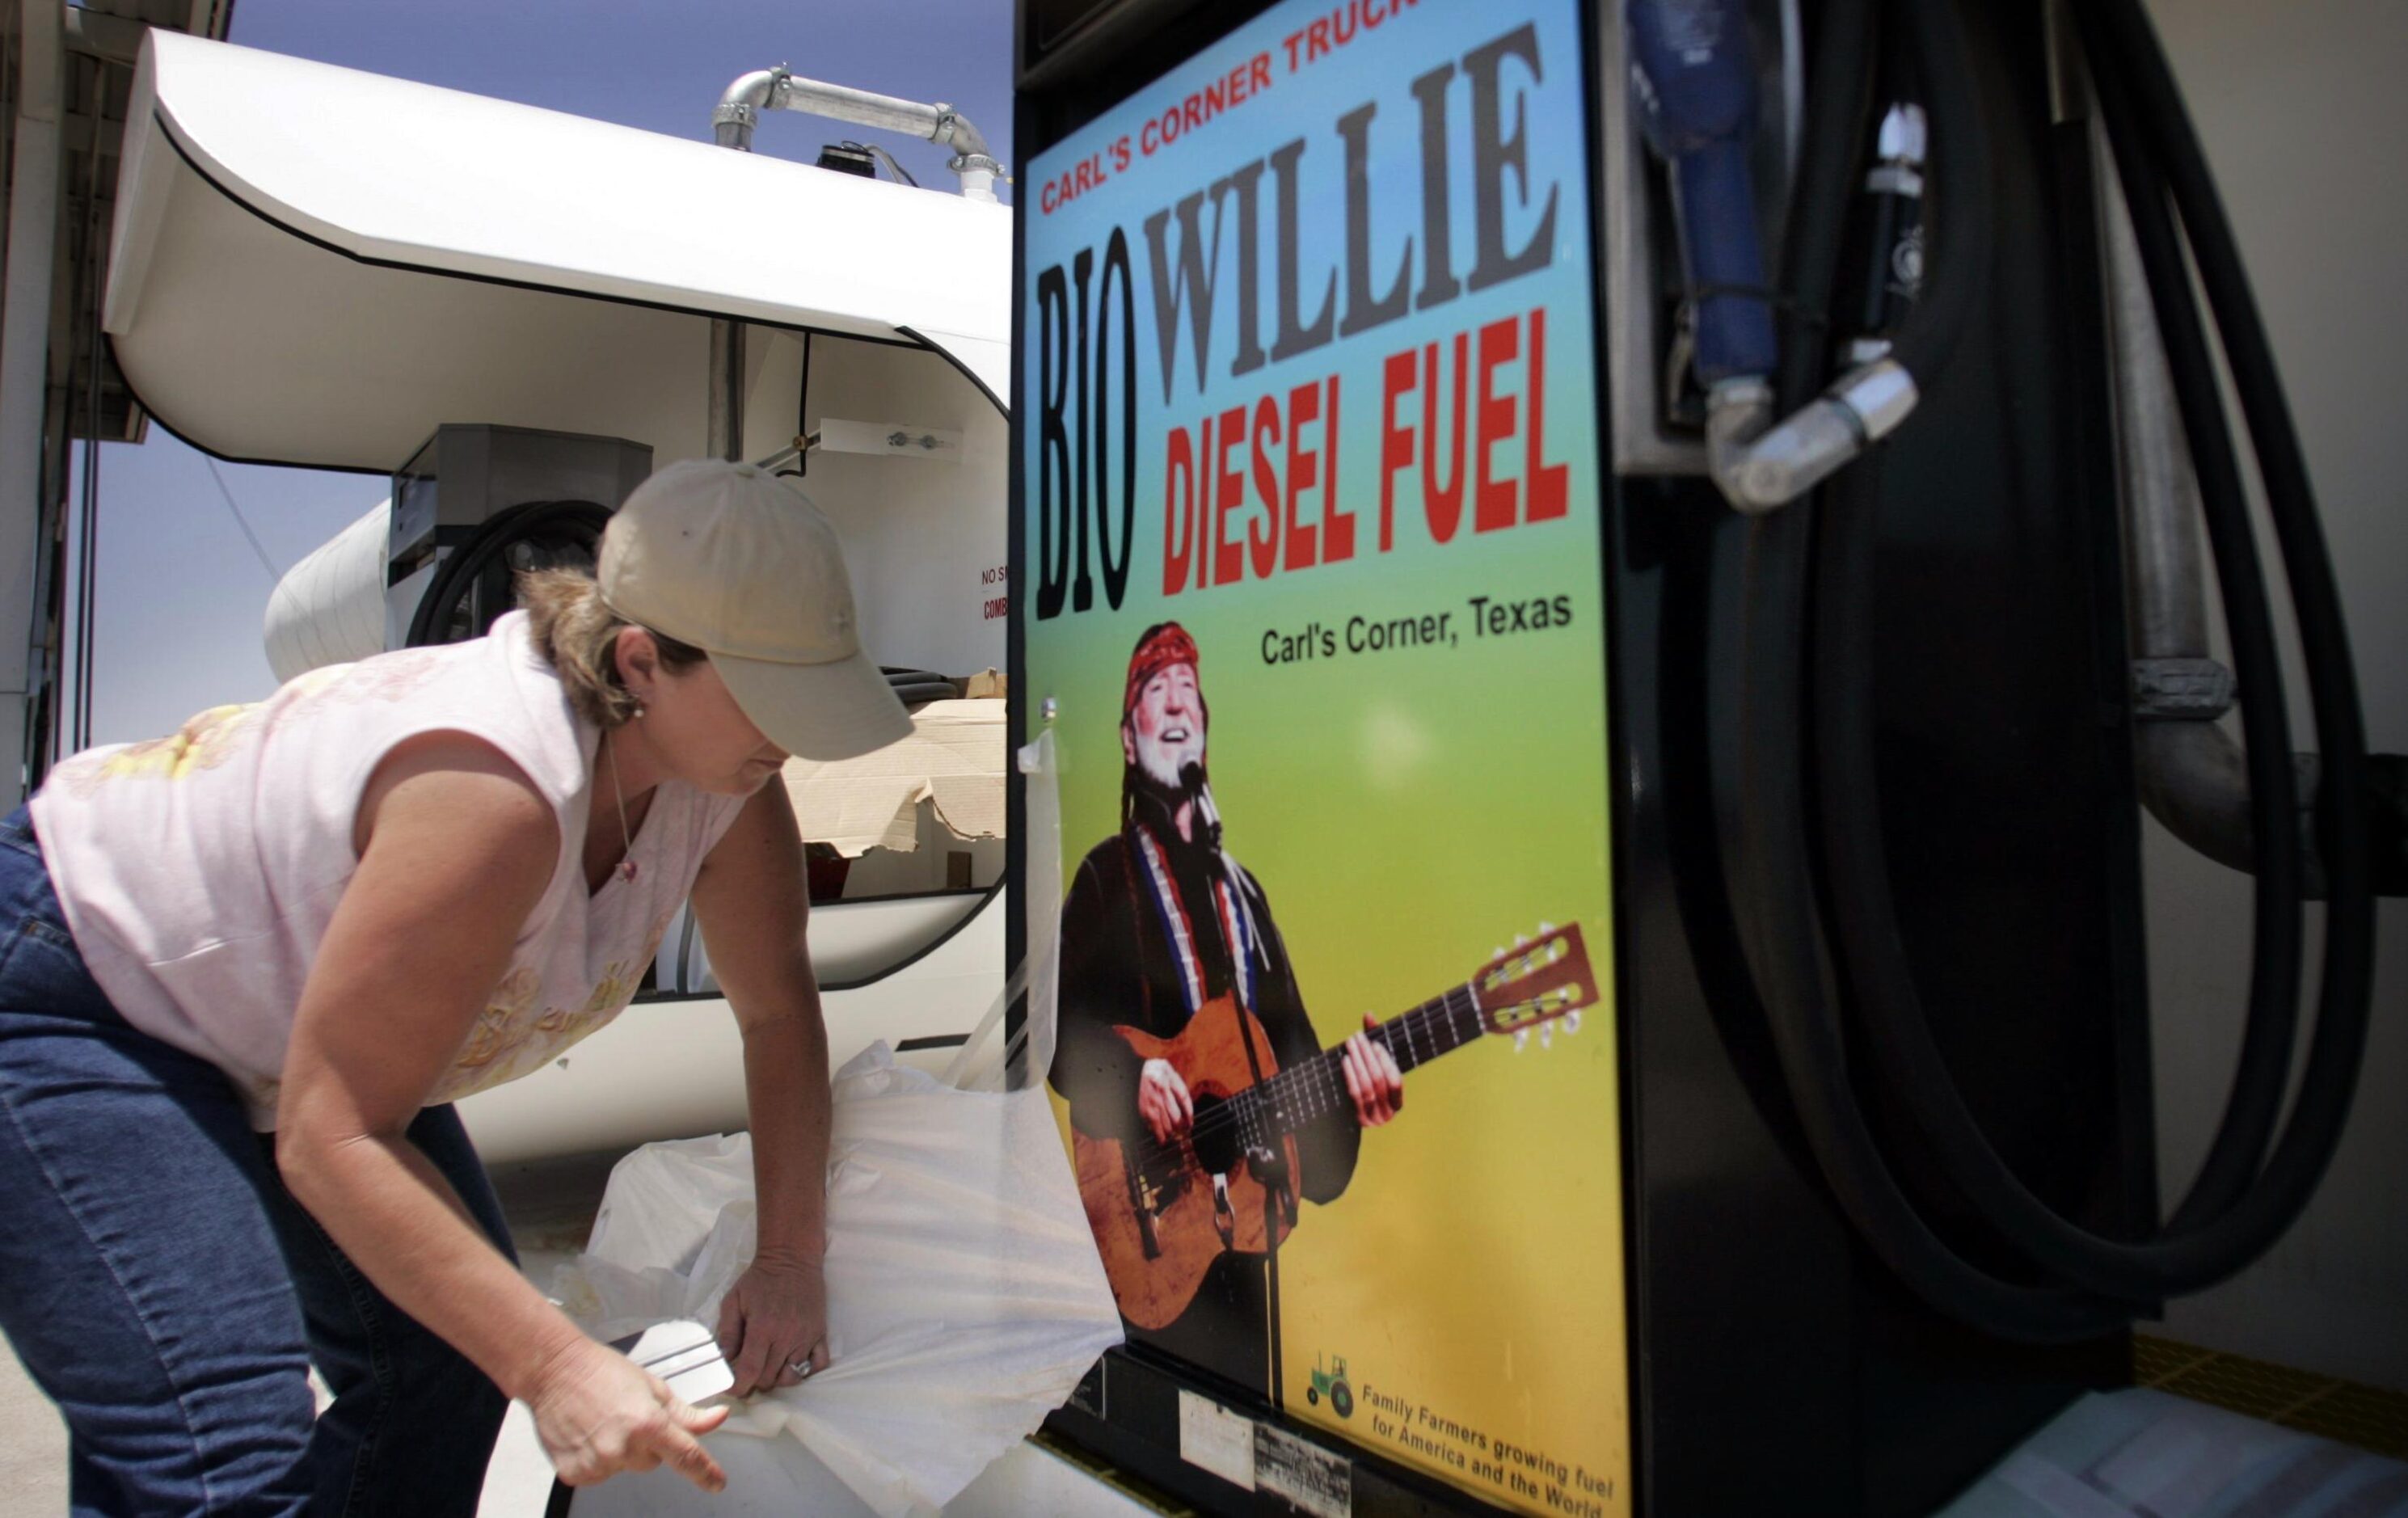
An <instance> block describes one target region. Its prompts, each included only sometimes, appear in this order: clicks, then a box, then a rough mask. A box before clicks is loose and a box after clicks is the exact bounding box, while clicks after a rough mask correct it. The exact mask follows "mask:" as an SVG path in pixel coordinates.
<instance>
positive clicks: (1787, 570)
mask: <svg viewBox="0 0 2408 1518" xmlns="http://www.w3.org/2000/svg"><path fill="white" fill-rule="evenodd" d="M1946 25H1947V22H1946V21H1942V22H1941V23H1939V25H1938V26H1933V25H1918V26H1917V27H1916V29H1915V31H1914V39H1915V40H1916V42H1917V43H1918V45H1919V46H1920V49H1921V50H1922V51H1923V52H1925V53H1926V54H1927V55H1929V54H1932V53H1933V52H1934V51H1935V49H1934V48H1933V46H1932V44H1933V43H1934V42H1935V41H1936V40H1939V39H1941V38H1942V37H1944V36H1945V27H1946ZM1824 27H1825V32H1824V35H1823V37H1822V39H1821V42H1820V44H1819V46H1818V48H1817V51H1816V55H1815V56H1816V68H1815V76H1816V77H1815V80H1814V84H1813V96H1812V98H1811V100H1810V102H1809V104H1808V108H1807V123H1806V143H1805V149H1804V161H1803V163H1801V165H1800V169H1799V193H1798V196H1797V199H1796V200H1795V201H1794V202H1793V206H1792V213H1791V229H1790V232H1789V234H1788V235H1787V236H1785V237H1784V239H1783V264H1784V270H1783V273H1784V284H1785V288H1786V289H1787V290H1788V291H1789V292H1790V293H1791V296H1792V300H1793V304H1794V305H1795V306H1797V307H1798V308H1802V309H1803V310H1804V311H1806V312H1808V313H1810V314H1811V313H1816V312H1822V311H1827V310H1828V308H1829V305H1830V293H1831V285H1832V282H1833V279H1834V277H1835V275H1836V272H1837V267H1838V262H1839V251H1840V247H1841V242H1842V237H1841V233H1842V230H1843V225H1844V218H1845V216H1846V213H1847V208H1848V206H1849V205H1850V204H1851V202H1852V200H1853V196H1852V195H1850V194H1849V193H1848V191H1849V188H1850V183H1849V181H1850V178H1851V174H1850V170H1851V169H1852V167H1853V165H1855V164H1856V161H1857V156H1858V147H1859V144H1860V143H1861V141H1862V138H1863V130H1864V125H1865V115H1866V103H1867V102H1868V101H1869V99H1870V93H1869V85H1870V82H1871V81H1870V78H1869V74H1868V64H1869V61H1870V59H1871V56H1872V49H1871V7H1870V5H1869V4H1866V3H1864V0H1842V3H1840V4H1837V5H1834V6H1833V7H1830V8H1829V9H1828V10H1827V11H1826V12H1825V15H1824ZM1959 45H1960V48H1961V38H1960V39H1959ZM1924 62H1925V67H1926V70H1927V73H1926V78H1927V79H1929V80H1930V81H1931V91H1932V93H1934V94H1935V95H1937V94H1939V93H1944V92H1946V91H1949V90H1951V89H1957V88H1963V89H1965V90H1967V91H1969V92H1970V89H1971V86H1970V83H1969V82H1968V81H1967V80H1966V79H1964V77H1963V76H1962V75H1961V74H1959V73H1958V72H1957V69H1959V68H1963V67H1965V66H1966V65H1965V60H1964V56H1963V54H1962V52H1961V50H1960V51H1957V52H1955V53H1953V54H1952V55H1950V56H1947V57H1934V56H1927V57H1926V58H1925V60H1924ZM1965 161H1966V159H1965V155H1964V154H1963V152H1962V150H1960V151H1959V153H1958V155H1957V157H1956V158H1955V159H1953V160H1951V161H1950V165H1949V166H1950V167H1952V168H1955V167H1958V166H1961V165H1963V164H1964V163H1965ZM1942 193H1944V194H1947V195H1948V196H1950V198H1952V199H1953V200H1955V201H1957V202H1959V203H1961V202H1963V201H1966V200H1969V199H1972V198H1977V197H1978V195H1980V194H1985V193H1987V186H1986V184H1985V185H1982V186H1980V187H1979V188H1978V190H1973V191H1958V190H1955V189H1953V188H1952V189H1946V190H1943V191H1942ZM1960 209H1961V204H1960ZM1959 236H1961V234H1959ZM1973 262H1974V260H1972V259H1967V260H1964V261H1961V262H1959V263H1958V264H1957V266H1956V268H1955V269H1954V270H1953V271H1951V270H1950V269H1949V268H1947V266H1945V265H1937V264H1936V263H1935V266H1934V279H1933V283H1934V285H1935V286H1936V287H1941V288H1934V289H1932V290H1931V291H1929V292H1928V294H1927V296H1926V299H1925V303H1924V304H1925V306H1927V307H1937V308H1939V309H1940V310H1941V312H1942V315H1943V316H1944V315H1946V314H1947V313H1948V312H1949V311H1951V310H1957V309H1961V308H1962V307H1963V305H1964V304H1965V303H1966V302H1968V301H1970V300H1971V294H1957V293H1955V292H1954V291H1951V290H1949V289H1946V288H1945V286H1946V285H1947V284H1948V283H1949V282H1950V281H1952V280H1953V281H1955V283H1957V285H1978V283H1979V273H1980V271H1979V270H1977V269H1975V268H1973V267H1971V266H1969V265H1971V264H1972V263H1973ZM1984 266H1986V255H1984ZM1798 325H1799V323H1793V328H1794V327H1796V326H1798ZM1921 341H1922V342H1924V343H1925V344H1927V345H1928V349H1927V351H1939V352H1941V353H1943V354H1944V352H1945V340H1944V339H1943V338H1942V337H1929V338H1924V339H1921ZM1822 366H1823V352H1822V344H1821V342H1820V341H1819V340H1811V341H1807V342H1803V343H1798V342H1785V344H1784V351H1783V373H1782V386H1781V390H1780V393H1779V396H1778V405H1779V406H1780V408H1782V409H1783V410H1784V411H1785V412H1786V411H1787V410H1789V409H1791V408H1795V406H1796V405H1797V404H1798V403H1799V401H1800V400H1801V399H1803V398H1804V395H1805V394H1808V393H1810V392H1811V387H1812V385H1813V380H1814V379H1815V378H1816V377H1818V376H1819V375H1820V374H1821V372H1822ZM1858 467H1859V468H1862V467H1865V465H1858ZM1814 510H1815V506H1814V503H1813V499H1812V498H1811V497H1810V498H1808V499H1805V500H1800V501H1798V502H1794V503H1792V504H1791V505H1790V506H1788V507H1786V508H1783V509H1782V510H1780V511H1778V512H1775V513H1773V514H1771V515H1770V516H1768V517H1765V518H1762V519H1760V520H1758V521H1757V522H1756V523H1755V524H1754V525H1753V526H1752V527H1751V529H1750V532H1749V538H1748V545H1747V566H1746V570H1745V577H1746V583H1745V588H1744V591H1743V594H1742V617H1743V623H1742V657H1741V666H1742V677H1741V697H1740V702H1739V706H1740V718H1739V720H1740V723H1741V727H1740V779H1739V783H1740V787H1741V791H1742V807H1741V809H1740V815H1741V821H1742V826H1741V829H1740V832H1739V836H1738V838H1737V847H1736V848H1735V850H1734V851H1733V852H1734V855H1735V858H1734V862H1733V866H1732V883H1733V886H1734V890H1733V893H1732V911H1733V915H1734V916H1735V917H1736V918H1737V920H1738V921H1739V923H1740V924H1741V942H1742V947H1743V949H1744V952H1746V955H1747V959H1748V962H1749V967H1750V970H1751V972H1752V973H1753V974H1754V976H1755V978H1756V984H1757V986H1758V988H1759V991H1760V993H1761V995H1762V1000H1763V1003H1764V1006H1765V1010H1766V1017H1767V1022H1768V1024H1769V1025H1770V1031H1771V1034H1772V1042H1773V1048H1774V1051H1775V1053H1776V1056H1777V1057H1778V1059H1779V1061H1780V1064H1781V1067H1782V1073H1783V1076H1784V1078H1785V1081H1786V1082H1787V1084H1788V1086H1789V1089H1790V1092H1791V1096H1792V1099H1793V1101H1794V1102H1795V1103H1796V1105H1797V1108H1798V1115H1799V1124H1800V1127H1801V1128H1802V1129H1803V1131H1804V1133H1805V1135H1806V1139H1807V1143H1808V1147H1809V1148H1811V1149H1812V1150H1813V1152H1814V1155H1815V1158H1816V1160H1817V1161H1818V1163H1819V1164H1820V1165H1821V1167H1822V1169H1823V1172H1824V1175H1825V1178H1826V1179H1827V1180H1828V1181H1829V1183H1830V1185H1831V1188H1832V1191H1833V1192H1834V1194H1835V1195H1836V1196H1837V1197H1838V1199H1839V1202H1840V1205H1841V1209H1842V1211H1844V1212H1845V1213H1846V1214H1847V1216H1848V1218H1849V1220H1850V1221H1851V1222H1852V1223H1854V1224H1855V1225H1856V1229H1857V1231H1858V1232H1859V1233H1860V1234H1861V1235H1862V1236H1863V1238H1864V1239H1865V1241H1866V1242H1867V1244H1869V1245H1870V1246H1871V1249H1872V1251H1873V1253H1875V1255H1876V1256H1878V1257H1879V1258H1880V1259H1881V1261H1882V1262H1883V1263H1884V1264H1885V1266H1887V1267H1889V1269H1890V1270H1891V1271H1893V1272H1894V1273H1896V1274H1897V1275H1898V1276H1899V1278H1900V1279H1901V1280H1902V1281H1904V1282H1906V1283H1907V1284H1908V1285H1909V1287H1910V1288H1911V1289H1913V1290H1914V1291H1915V1292H1916V1293H1917V1294H1918V1295H1920V1296H1923V1297H1924V1298H1925V1299H1926V1300H1928V1301H1929V1302H1931V1303H1932V1304H1933V1305H1934V1306H1936V1307H1938V1308H1940V1309H1941V1310H1942V1311H1945V1312H1948V1313H1951V1314H1953V1315H1955V1316H1957V1317H1958V1318H1961V1319H1963V1320H1965V1321H1967V1322H1970V1323H1972V1324H1975V1325H1980V1326H1983V1327H1985V1328H1988V1329H1989V1330H1991V1331H1992V1332H1995V1333H2000V1334H2003V1335H2007V1336H2010V1337H2014V1338H2020V1339H2086V1338H2092V1337H2095V1336H2097V1335H2098V1334H2100V1333H2103V1332H2106V1331H2108V1330H2110V1329H2112V1328H2114V1326H2116V1325H2118V1324H2119V1323H2121V1322H2122V1321H2123V1318H2124V1317H2125V1316H2126V1314H2125V1313H2124V1312H2123V1311H2122V1310H2120V1309H2118V1308H2117V1307H2116V1306H2115V1305H2114V1304H2112V1303H2108V1302H2103V1301H2099V1300H2095V1299H2092V1298H2089V1297H2086V1296H2078V1295H2074V1294H2069V1293H2064V1292H2057V1291H2049V1290H2036V1289H2033V1288H2029V1287H2026V1286H2021V1285H2018V1284H2015V1283H2014V1282H2004V1281H2000V1280H1999V1279H1998V1278H1996V1277H1994V1276H1992V1275H1990V1274H1988V1273H1987V1272H1985V1271H1984V1270H1981V1269H1979V1268H1978V1267H1974V1266H1972V1265H1971V1264H1969V1263H1968V1262H1966V1261H1965V1259H1964V1258H1963V1257H1962V1256H1961V1255H1959V1254H1958V1253H1957V1252H1956V1251H1955V1250H1953V1249H1951V1248H1950V1247H1949V1246H1948V1244H1947V1243H1946V1242H1945V1241H1944V1240H1942V1239H1941V1238H1940V1237H1939V1236H1938V1235H1936V1234H1935V1233H1933V1232H1932V1230H1931V1228H1930V1226H1929V1224H1927V1223H1926V1222H1925V1221H1924V1219H1923V1218H1922V1216H1921V1215H1920V1214H1919V1213H1918V1212H1917V1211H1916V1210H1915V1208H1914V1203H1913V1202H1912V1201H1911V1200H1910V1199H1909V1198H1908V1197H1907V1196H1906V1194H1905V1193H1904V1192H1903V1191H1902V1190H1901V1189H1900V1188H1899V1184H1898V1181H1897V1179H1896V1177H1895V1176H1894V1175H1892V1173H1891V1171H1890V1169H1889V1166H1888V1164H1887V1162H1886V1160H1885V1158H1884V1157H1883V1155H1882V1153H1881V1150H1880V1147H1879V1145H1878V1143H1877V1142H1876V1141H1875V1139H1874V1138H1873V1135H1872V1133H1871V1129H1870V1128H1869V1127H1868V1126H1867V1124H1866V1122H1865V1118H1864V1113H1863V1110H1862V1107H1861V1105H1860V1104H1859V1103H1858V1102H1857V1101H1856V1097H1855V1096H1854V1093H1853V1091H1852V1089H1851V1086H1850V1081H1849V1077H1848V1069H1847V1053H1846V1048H1845V1041H1844V1038H1843V1037H1842V1032H1841V1028H1840V1024H1839V1019H1838V1016H1837V1014H1836V1009H1835V1008H1834V1006H1833V1003H1832V999H1831V997H1830V995H1829V994H1828V990H1827V987H1826V983H1825V974H1824V966H1823V960H1822V954H1821V942H1822V933H1821V929H1820V924H1818V923H1817V921H1816V917H1815V911H1814V905H1813V892H1812V889H1811V884H1810V882H1811V881H1812V880H1813V869H1812V861H1811V858H1810V854H1809V847H1808V841H1807V827H1806V818H1805V780H1804V768H1805V762H1806V752H1805V746H1804V742H1803V739H1802V736H1801V735H1802V732H1803V728H1804V723H1803V721H1802V715H1801V709H1802V706H1803V697H1804V693H1803V689H1802V682H1801V680H1800V667H1799V666H1800V657H1799V647H1798V644H1799V630H1800V629H1801V628H1802V627H1803V626H1804V625H1805V622H1806V612H1805V607H1806V589H1807V585H1806V580H1807V551H1808V548H1809V546H1810V544H1811V542H1812V539H1813V528H1814V520H1813V513H1814Z"/></svg>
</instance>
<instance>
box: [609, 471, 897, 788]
mask: <svg viewBox="0 0 2408 1518" xmlns="http://www.w3.org/2000/svg"><path fill="white" fill-rule="evenodd" d="M595 579H596V580H599V581H600V582H601V587H602V600H603V602H604V604H605V605H607V606H609V608H610V609H611V610H613V611H615V612H617V613H618V614H619V615H620V616H622V617H624V618H626V619H627V620H628V621H629V622H633V623H639V624H641V625H643V626H645V627H649V628H651V629H652V631H654V632H656V633H665V634H667V636H668V637H674V638H676V639H677V640H678V641H679V642H681V643H691V644H693V645H694V646H695V647H696V648H698V649H701V650H702V651H703V652H706V653H708V654H710V662H711V665H712V666H714V667H715V668H717V669H718V671H719V676H720V679H721V680H724V681H726V683H727V691H728V694H729V695H733V696H735V697H736V704H737V705H738V706H739V707H741V708H743V709H744V715H745V716H747V717H749V718H751V719H752V721H753V726H755V727H758V728H759V729H761V731H762V733H763V735H764V736H766V737H767V738H768V739H769V741H770V742H772V743H775V744H776V745H778V747H780V748H781V749H784V750H785V751H786V752H789V753H794V754H799V755H801V756H802V757H804V758H806V759H822V760H826V759H851V758H854V757H856V756H858V755H860V754H865V753H867V752H870V751H871V750H873V749H882V748H884V747H885V746H886V745H887V744H889V743H893V742H896V741H897V740H898V739H901V738H905V737H908V736H909V735H910V731H911V719H910V716H909V715H908V714H906V713H905V711H904V710H903V703H902V702H901V701H899V700H897V699H896V696H895V692H894V690H893V688H892V687H890V686H889V685H888V684H887V683H886V677H885V676H884V675H882V674H881V673H880V672H879V669H878V666H876V665H874V664H872V663H871V662H870V661H869V659H868V657H867V655H866V654H864V653H863V652H861V637H860V633H859V629H858V625H857V623H856V621H855V619H854V617H853V586H852V584H851V582H850V581H849V580H847V579H846V577H845V570H844V550H843V547H842V546H841V545H840V544H839V542H838V541H837V536H836V529H835V528H834V527H833V526H831V525H829V523H828V520H827V518H825V517H824V516H822V515H821V514H820V509H819V508H817V507H815V506H813V505H812V504H811V503H810V501H809V500H807V499H805V498H804V496H803V495H802V494H801V493H800V492H798V491H794V490H790V489H788V488H787V487H786V486H785V485H784V484H783V483H781V481H780V480H778V479H777V478H776V477H775V476H773V475H771V474H769V473H767V471H766V470H762V469H759V468H755V467H754V466H753V465H750V464H726V463H722V462H720V461H719V460H716V459H686V460H682V461H681V462H679V463H676V464H672V465H668V466H667V467H666V468H664V469H662V470H660V471H659V472H658V473H656V474H654V475H653V476H652V478H651V479H650V480H645V481H644V482H643V483H642V484H640V485H638V486H637V487H636V490H635V494H631V495H629V496H628V497H627V501H626V504H625V505H624V506H622V507H620V508H619V509H618V511H617V513H616V514H614V515H613V516H612V517H611V518H610V525H609V529H608V530H607V531H606V532H604V533H603V535H602V555H601V560H600V563H599V564H598V565H597V566H595Z"/></svg>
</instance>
